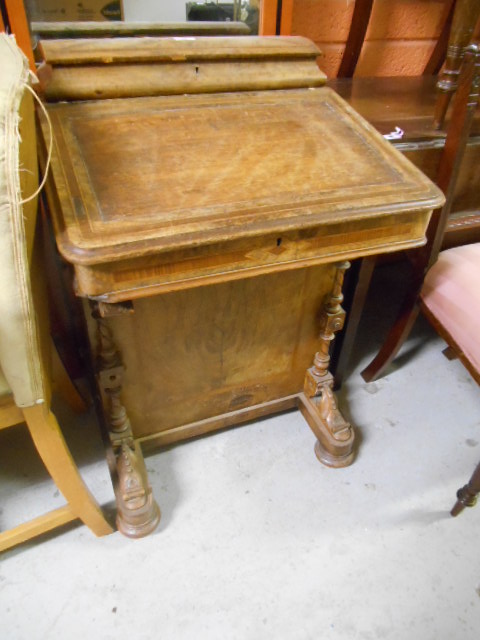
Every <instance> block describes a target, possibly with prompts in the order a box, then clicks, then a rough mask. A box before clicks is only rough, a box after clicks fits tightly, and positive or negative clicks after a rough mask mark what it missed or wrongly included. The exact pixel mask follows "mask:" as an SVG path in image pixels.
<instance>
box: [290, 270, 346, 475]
mask: <svg viewBox="0 0 480 640" xmlns="http://www.w3.org/2000/svg"><path fill="white" fill-rule="evenodd" d="M349 266H350V265H349V263H348V262H342V263H340V264H338V265H337V270H336V274H335V279H334V283H333V288H332V291H331V293H330V295H329V296H328V297H327V300H326V301H325V304H324V307H323V312H322V317H321V322H320V348H319V351H318V352H317V353H316V354H315V358H314V361H313V366H312V367H310V369H308V370H307V373H306V376H305V384H304V392H303V393H302V394H300V396H299V408H300V410H301V412H302V414H303V416H304V418H305V420H306V421H307V423H308V425H309V426H310V428H311V429H312V431H313V433H314V434H315V435H316V437H317V443H316V444H315V454H316V456H317V458H318V459H319V460H320V462H323V464H326V465H327V466H329V467H346V466H348V465H349V464H351V463H352V461H353V455H354V454H353V442H354V439H355V434H354V431H353V429H352V427H351V425H350V424H349V423H348V422H347V421H346V420H345V418H344V417H343V416H342V414H341V412H340V410H339V409H338V406H337V399H336V396H335V394H334V392H333V376H332V374H331V373H330V372H329V371H328V367H329V364H330V354H329V348H330V344H331V342H332V340H333V339H334V337H335V333H336V332H337V331H339V330H340V329H341V328H342V327H343V324H344V320H345V311H344V310H343V309H342V307H341V302H342V300H343V295H342V284H343V277H344V274H345V271H346V269H348V267H349Z"/></svg>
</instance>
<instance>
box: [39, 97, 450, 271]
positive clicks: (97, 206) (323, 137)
mask: <svg viewBox="0 0 480 640" xmlns="http://www.w3.org/2000/svg"><path fill="white" fill-rule="evenodd" d="M49 113H50V117H51V120H52V123H53V129H54V136H55V145H54V155H53V159H52V176H53V180H54V182H55V187H56V192H57V195H58V198H59V201H60V205H61V207H60V208H61V211H62V217H61V218H58V219H57V221H56V224H57V241H58V244H59V248H60V251H61V252H62V253H63V255H64V256H65V257H66V258H67V259H68V260H69V261H71V262H73V263H77V264H86V265H87V264H98V263H106V262H109V261H112V260H121V259H126V258H131V257H138V256H144V255H149V254H153V253H158V252H163V251H167V250H172V249H179V248H184V247H192V246H193V247H195V246H201V245H205V244H211V243H215V242H220V241H227V240H231V239H238V238H246V237H249V236H250V237H252V236H258V235H261V234H264V233H274V232H282V231H287V230H291V229H302V228H309V227H318V226H319V225H322V224H328V223H331V222H332V221H335V222H344V223H345V224H348V222H349V221H350V220H354V219H358V218H366V217H369V218H374V217H380V216H383V215H385V214H389V215H395V214H397V213H398V214H402V213H404V212H406V211H417V210H418V211H423V212H425V211H426V210H431V209H433V208H437V207H439V206H441V205H442V204H443V201H444V198H443V194H442V193H441V192H440V190H439V189H438V188H437V187H436V186H435V185H434V184H433V183H432V182H431V181H430V180H428V178H426V177H425V176H424V175H423V174H422V173H421V172H420V171H419V170H418V169H416V168H415V167H414V166H413V165H412V164H411V163H410V162H409V161H408V160H406V158H404V157H403V156H402V155H401V154H400V153H399V152H398V151H396V150H395V149H394V148H393V147H392V146H391V145H390V144H389V143H388V142H386V141H385V140H384V139H383V138H382V137H381V136H380V135H379V134H378V133H377V132H376V131H375V130H374V129H373V127H371V126H370V125H369V124H368V123H367V122H365V121H364V120H363V119H362V118H361V117H360V116H358V115H357V114H356V113H355V112H354V111H353V110H352V109H351V108H350V107H349V106H348V105H347V104H346V103H345V102H344V101H343V100H342V99H341V98H339V97H338V96H337V95H336V94H335V93H334V92H333V91H331V90H330V89H327V88H316V89H297V90H286V91H263V92H256V93H247V92H244V93H231V94H216V95H213V94H212V95H189V96H162V97H155V98H131V99H118V100H107V101H102V102H85V103H76V104H56V105H50V107H49ZM44 125H45V123H44ZM45 135H47V129H46V127H45Z"/></svg>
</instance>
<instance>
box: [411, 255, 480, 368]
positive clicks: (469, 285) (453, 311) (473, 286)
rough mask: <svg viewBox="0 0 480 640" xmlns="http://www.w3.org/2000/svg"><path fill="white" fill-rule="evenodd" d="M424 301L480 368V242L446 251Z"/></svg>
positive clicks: (431, 275) (429, 277)
mask: <svg viewBox="0 0 480 640" xmlns="http://www.w3.org/2000/svg"><path fill="white" fill-rule="evenodd" d="M422 301H423V303H424V304H425V306H426V307H427V308H428V309H429V310H430V311H431V313H433V315H434V316H435V317H436V318H437V319H438V321H439V322H440V324H441V325H442V326H443V327H445V329H446V330H447V332H448V333H449V334H450V335H451V337H452V338H453V340H454V341H455V342H456V343H457V345H458V346H459V347H460V349H461V350H462V352H463V353H464V354H465V356H466V357H467V358H468V360H469V361H470V362H471V363H472V365H473V366H474V367H475V369H477V370H479V371H480V244H469V245H465V246H463V247H455V248H454V249H448V250H447V251H442V252H441V253H440V256H439V259H438V261H437V262H436V263H435V264H434V265H433V267H432V268H431V269H430V271H429V272H428V274H427V277H426V278H425V283H424V286H423V290H422Z"/></svg>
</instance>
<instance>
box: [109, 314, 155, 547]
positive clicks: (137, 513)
mask: <svg viewBox="0 0 480 640" xmlns="http://www.w3.org/2000/svg"><path fill="white" fill-rule="evenodd" d="M97 322H98V324H97V326H98V341H99V358H98V382H99V386H100V389H101V390H102V393H103V399H104V404H105V405H106V407H107V419H108V424H109V435H110V441H111V443H112V449H113V452H114V455H115V462H116V471H117V476H118V477H117V480H116V482H115V483H114V484H115V486H114V489H115V497H116V502H117V527H118V530H119V531H120V532H121V533H123V534H124V535H126V536H128V537H129V538H142V537H143V536H146V535H148V534H149V533H151V532H152V531H153V530H154V529H155V528H156V527H157V525H158V523H159V521H160V509H159V508H158V505H157V503H156V502H155V500H154V498H153V494H152V488H151V486H150V483H149V482H148V476H147V470H146V467H145V462H144V459H143V455H142V451H141V448H140V445H139V444H138V443H137V442H135V440H134V438H133V433H132V429H131V426H130V420H129V419H128V415H127V412H126V409H125V407H124V406H123V404H122V401H121V391H122V383H123V371H124V369H123V365H122V362H121V358H120V354H119V352H118V351H117V349H116V348H115V344H114V342H113V337H112V332H111V330H110V327H109V326H108V325H107V323H106V321H105V320H102V319H99V318H97Z"/></svg>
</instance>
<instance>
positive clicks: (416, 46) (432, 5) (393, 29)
mask: <svg viewBox="0 0 480 640" xmlns="http://www.w3.org/2000/svg"><path fill="white" fill-rule="evenodd" d="M444 3H445V0H375V1H374V4H373V10H372V16H371V19H370V24H369V27H368V31H367V35H366V39H365V44H364V46H363V49H362V53H361V54H360V58H359V61H358V65H357V69H356V72H355V74H356V75H358V76H398V75H412V76H414V75H420V74H421V73H422V72H423V69H424V67H425V64H426V63H427V61H428V59H429V57H430V54H431V52H432V50H433V47H434V46H435V42H436V39H437V38H438V35H439V33H440V29H441V26H442V16H443V14H444ZM354 5H355V0H294V5H293V21H292V34H293V35H302V36H306V37H307V38H310V39H311V40H313V41H314V42H316V43H317V44H318V46H319V48H320V49H321V50H322V52H323V57H322V58H321V59H320V61H319V64H320V67H321V68H322V69H323V71H325V73H326V74H327V75H328V76H329V77H335V76H336V75H337V71H338V67H339V65H340V61H341V59H342V55H343V51H344V48H345V41H346V39H347V37H348V32H349V29H350V22H351V19H352V12H353V8H354ZM477 37H480V28H478V29H477Z"/></svg>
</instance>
